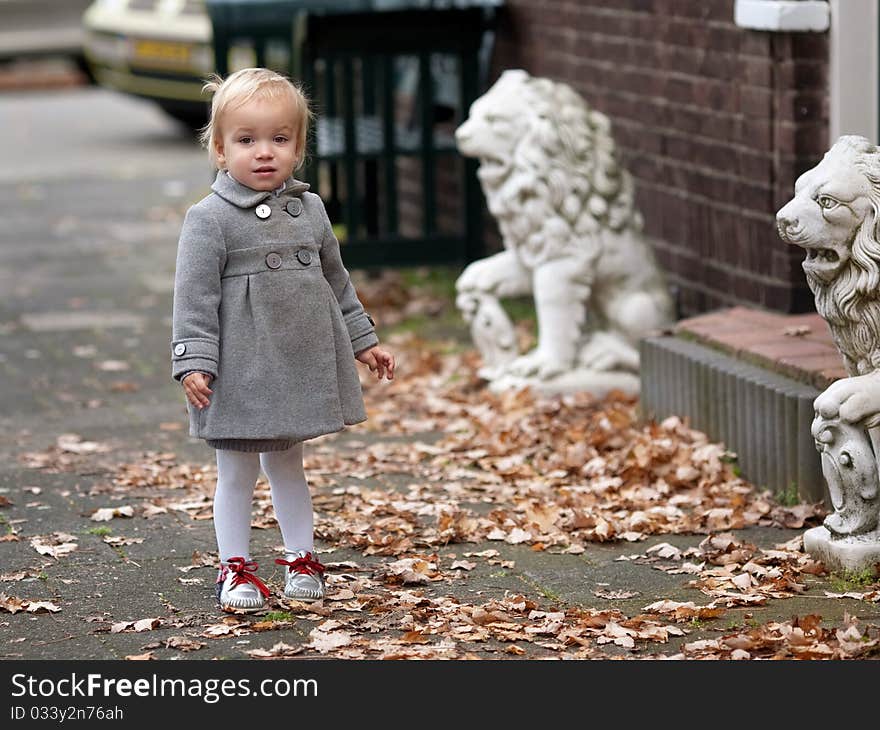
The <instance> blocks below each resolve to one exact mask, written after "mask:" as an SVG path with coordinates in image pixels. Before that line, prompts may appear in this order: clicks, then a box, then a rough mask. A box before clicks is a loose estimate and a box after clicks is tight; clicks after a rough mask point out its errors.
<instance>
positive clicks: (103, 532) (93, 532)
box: [85, 525, 113, 537]
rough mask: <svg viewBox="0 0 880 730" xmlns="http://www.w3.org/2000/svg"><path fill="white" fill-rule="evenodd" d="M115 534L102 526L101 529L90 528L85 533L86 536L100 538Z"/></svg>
mask: <svg viewBox="0 0 880 730" xmlns="http://www.w3.org/2000/svg"><path fill="white" fill-rule="evenodd" d="M112 532H113V530H111V529H110V528H109V527H107V526H106V525H101V526H100V527H90V528H89V529H88V530H86V531H85V534H86V535H97V536H98V537H104V535H109V534H111V533H112Z"/></svg>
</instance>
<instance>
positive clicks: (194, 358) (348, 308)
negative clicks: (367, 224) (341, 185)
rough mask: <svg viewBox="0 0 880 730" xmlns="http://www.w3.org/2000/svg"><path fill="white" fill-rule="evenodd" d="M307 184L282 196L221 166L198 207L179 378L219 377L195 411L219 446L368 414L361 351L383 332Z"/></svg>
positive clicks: (319, 429)
mask: <svg viewBox="0 0 880 730" xmlns="http://www.w3.org/2000/svg"><path fill="white" fill-rule="evenodd" d="M308 188H309V186H308V185H307V184H306V183H302V182H299V181H297V180H294V179H293V178H290V179H288V181H287V184H286V186H285V189H284V190H283V191H282V192H281V193H280V194H278V195H275V194H274V193H273V192H260V191H256V190H252V189H251V188H248V187H246V186H244V185H241V184H240V183H238V182H237V181H235V180H234V179H233V178H232V177H230V176H229V175H228V174H227V173H225V172H223V171H221V172H219V173H218V174H217V178H216V180H215V181H214V184H213V185H212V186H211V189H212V190H213V193H212V194H211V195H208V196H207V197H206V198H204V199H203V200H201V201H199V202H198V203H196V204H195V205H193V206H192V207H191V208H190V209H189V210H188V211H187V214H186V218H185V220H184V223H183V228H182V231H181V234H180V242H179V244H178V250H177V269H176V273H175V280H174V311H173V317H172V319H173V323H172V341H171V352H172V376H173V377H174V378H175V379H176V380H180V379H181V378H182V377H183V376H184V375H186V373H188V372H191V371H194V370H198V371H201V372H205V373H210V374H211V375H213V376H214V380H213V382H212V383H211V389H212V390H213V391H214V392H213V394H212V395H211V396H210V401H211V403H210V405H209V406H207V407H206V408H204V409H202V410H199V409H198V408H195V407H194V406H193V405H191V404H188V409H189V422H190V435H192V436H197V437H200V438H204V439H206V440H207V441H208V443H209V444H210V445H212V446H214V447H216V448H231V449H236V450H242V451H271V450H275V449H283V448H287V447H289V446H290V445H291V444H292V443H294V442H297V441H303V440H305V439H309V438H313V437H315V436H319V435H321V434H325V433H331V432H334V431H339V430H341V429H342V428H343V427H344V426H345V425H350V424H354V423H359V422H361V421H363V420H364V419H365V418H366V413H365V411H364V401H363V395H362V393H361V386H360V380H359V379H358V373H357V369H356V365H355V359H354V355H355V354H356V353H358V352H360V351H361V350H364V349H366V348H368V347H371V346H373V345H375V344H377V343H378V338H377V337H376V334H375V331H374V328H373V324H372V321H371V320H370V318H369V316H368V315H367V314H366V313H365V312H364V308H363V306H362V305H361V303H360V301H359V300H358V298H357V294H356V292H355V289H354V286H353V285H352V283H351V279H350V277H349V275H348V272H347V271H346V270H345V267H344V266H343V264H342V258H341V255H340V251H339V242H338V241H337V240H336V236H334V234H333V230H332V229H331V227H330V221H329V219H328V218H327V212H326V211H325V209H324V204H323V202H322V201H321V199H320V198H319V197H318V196H317V195H315V194H314V193H310V192H307V191H308ZM293 201H296V202H293ZM260 204H263V205H267V206H269V209H270V211H271V212H270V214H269V216H268V217H265V218H260V217H258V216H257V215H256V207H257V205H260ZM261 212H262V213H265V211H264V210H261Z"/></svg>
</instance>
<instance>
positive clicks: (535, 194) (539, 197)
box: [455, 70, 673, 392]
mask: <svg viewBox="0 0 880 730" xmlns="http://www.w3.org/2000/svg"><path fill="white" fill-rule="evenodd" d="M610 128H611V125H610V122H609V120H608V118H607V117H606V116H604V115H603V114H600V113H598V112H596V111H593V110H591V109H590V108H589V106H588V105H587V104H586V102H585V101H584V100H583V99H582V98H581V97H580V96H579V95H578V94H577V93H576V92H575V91H574V90H572V89H571V87H569V86H567V85H565V84H561V83H555V82H553V81H551V80H549V79H543V78H533V77H531V76H529V74H527V73H526V72H525V71H521V70H510V71H505V72H504V73H503V74H502V75H501V77H500V78H499V79H498V81H497V82H496V83H495V84H494V85H493V86H492V88H490V89H489V91H488V92H487V93H486V94H484V95H483V96H481V97H480V98H478V99H477V100H476V101H475V102H474V103H473V105H472V106H471V109H470V115H469V117H468V119H467V120H466V121H465V122H464V123H463V124H462V125H461V126H460V127H459V128H458V129H457V130H456V133H455V139H456V143H457V145H458V148H459V150H460V152H461V153H462V154H463V155H465V156H468V157H476V158H478V159H479V161H480V167H479V170H478V173H477V174H478V177H479V180H480V183H481V184H482V187H483V191H484V193H485V195H486V199H487V202H488V206H489V210H490V212H491V213H492V214H493V215H494V216H495V218H496V219H497V222H498V226H499V229H500V232H501V236H502V239H503V243H504V250H503V251H502V252H501V253H497V254H495V255H493V256H490V257H488V258H485V259H482V260H479V261H475V262H473V263H472V264H470V265H469V266H468V267H467V268H466V269H465V270H464V272H463V273H462V274H461V276H460V277H459V279H458V281H457V282H456V289H457V292H458V296H457V305H458V307H459V308H460V309H461V311H462V312H463V314H464V316H465V318H466V319H467V320H468V321H469V322H470V323H471V328H472V334H473V337H474V341H475V343H476V345H477V347H478V348H479V349H480V350H481V354H482V355H483V361H484V368H483V369H482V370H481V374H482V375H483V376H484V377H486V378H488V379H489V380H491V381H493V385H494V386H497V387H498V388H501V387H507V386H512V385H522V384H531V385H538V386H540V388H541V389H543V390H545V391H547V390H550V391H559V392H562V391H571V390H589V391H593V392H597V391H604V390H607V389H610V388H612V387H618V388H622V389H624V390H629V391H635V390H637V389H638V378H637V374H638V365H639V356H638V341H639V339H640V338H642V337H644V336H645V335H646V334H648V333H650V332H652V331H656V330H659V329H662V328H663V327H665V326H667V325H668V324H669V323H670V322H671V321H672V317H673V315H672V309H673V307H672V302H671V298H670V296H669V292H668V290H667V287H666V285H665V282H664V278H663V276H662V274H661V272H660V270H659V269H658V267H657V265H656V263H655V260H654V256H653V252H652V250H651V248H650V247H649V245H648V244H647V243H646V242H645V240H644V239H643V237H642V235H641V229H642V218H641V215H640V214H639V213H638V212H637V211H636V210H635V206H634V201H633V198H634V188H633V182H632V178H631V176H630V175H629V173H628V172H627V171H626V170H624V169H623V168H622V167H621V165H620V162H619V160H618V155H617V150H616V147H615V144H614V140H613V139H612V137H611V130H610ZM522 295H531V296H533V297H534V302H535V311H536V314H537V321H538V344H537V347H536V348H535V349H534V350H533V351H532V352H529V353H527V354H523V355H520V354H519V353H518V352H517V351H516V337H515V336H514V330H513V325H512V324H511V322H510V320H509V318H508V317H507V315H506V313H505V311H504V309H503V308H502V307H501V306H500V304H499V299H502V298H505V297H516V296H522Z"/></svg>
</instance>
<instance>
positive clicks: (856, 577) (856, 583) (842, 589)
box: [830, 568, 878, 593]
mask: <svg viewBox="0 0 880 730" xmlns="http://www.w3.org/2000/svg"><path fill="white" fill-rule="evenodd" d="M830 580H831V587H832V588H833V589H834V592H835V593H847V592H848V591H855V590H858V589H861V588H867V587H868V586H870V585H873V584H874V583H876V582H877V581H878V578H877V576H876V575H875V574H874V571H873V570H872V569H871V568H864V569H862V570H844V571H842V572H838V573H832V574H831V579H830Z"/></svg>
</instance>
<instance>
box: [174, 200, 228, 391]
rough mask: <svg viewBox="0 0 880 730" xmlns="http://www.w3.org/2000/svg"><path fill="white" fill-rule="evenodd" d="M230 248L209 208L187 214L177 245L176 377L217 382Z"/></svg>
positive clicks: (175, 300)
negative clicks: (201, 375) (195, 375)
mask: <svg viewBox="0 0 880 730" xmlns="http://www.w3.org/2000/svg"><path fill="white" fill-rule="evenodd" d="M225 265H226V244H225V241H224V239H223V234H222V232H221V230H220V226H219V225H218V224H217V221H216V220H214V218H213V216H211V215H210V214H209V213H208V211H206V210H205V209H204V208H201V207H198V206H193V207H192V208H190V209H189V210H188V211H187V214H186V218H185V219H184V221H183V228H182V229H181V232H180V241H179V242H178V244H177V266H176V268H175V272H174V306H173V312H172V317H171V320H172V324H171V376H172V377H173V378H174V379H175V380H180V379H181V378H182V377H183V376H184V375H185V374H186V373H188V372H191V371H193V370H199V371H201V372H205V373H209V374H210V375H212V376H214V377H216V376H217V364H218V361H219V359H220V316H219V309H220V276H221V274H222V273H223V267H224V266H225Z"/></svg>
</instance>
